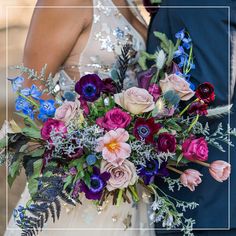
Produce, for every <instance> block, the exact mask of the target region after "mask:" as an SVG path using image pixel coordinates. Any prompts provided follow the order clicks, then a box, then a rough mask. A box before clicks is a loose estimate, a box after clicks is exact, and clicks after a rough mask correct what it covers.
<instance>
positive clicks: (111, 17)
mask: <svg viewBox="0 0 236 236" xmlns="http://www.w3.org/2000/svg"><path fill="white" fill-rule="evenodd" d="M127 2H128V3H129V5H130V7H131V8H130V9H131V10H132V12H133V14H135V16H136V17H137V18H138V19H139V20H140V21H141V22H142V23H143V24H145V21H144V20H143V18H142V17H141V14H140V13H139V11H138V9H137V8H136V7H135V5H134V3H133V1H127ZM126 43H130V44H132V47H133V49H134V50H135V51H136V52H137V55H136V61H137V58H138V52H139V51H142V50H145V42H144V39H143V38H142V36H141V35H140V34H139V33H138V31H137V30H136V29H135V28H134V27H133V26H132V25H131V24H130V22H128V20H127V19H126V18H125V16H123V15H122V14H121V12H120V11H119V8H118V7H117V6H116V5H115V4H114V3H113V1H112V0H93V22H92V26H91V31H90V35H89V39H88V41H87V44H86V47H85V48H84V50H83V51H82V53H81V54H80V55H78V53H76V45H75V46H74V48H73V49H72V51H71V53H70V55H69V57H68V58H67V60H66V62H65V64H64V66H63V69H64V70H63V71H62V73H61V76H60V77H61V78H60V80H61V85H64V84H67V82H65V80H66V78H65V77H67V76H66V73H65V71H67V70H74V71H76V70H77V73H78V71H79V73H80V76H83V75H85V74H89V73H97V74H98V75H99V76H100V77H101V78H107V77H110V72H111V70H112V68H113V65H114V63H115V62H116V58H117V56H118V55H119V54H120V52H121V48H122V47H123V45H124V44H126ZM134 60H135V59H134ZM134 62H135V61H134ZM72 79H73V78H72ZM67 80H68V78H67Z"/></svg>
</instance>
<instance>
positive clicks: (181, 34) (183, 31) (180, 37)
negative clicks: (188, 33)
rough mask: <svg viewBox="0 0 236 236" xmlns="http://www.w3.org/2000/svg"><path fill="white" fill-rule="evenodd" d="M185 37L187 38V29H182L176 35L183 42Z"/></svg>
mask: <svg viewBox="0 0 236 236" xmlns="http://www.w3.org/2000/svg"><path fill="white" fill-rule="evenodd" d="M184 36H185V29H182V30H180V31H179V32H177V33H176V34H175V37H176V38H177V39H180V40H182V39H183V38H184Z"/></svg>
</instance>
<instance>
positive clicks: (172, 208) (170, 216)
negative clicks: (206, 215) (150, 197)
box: [150, 186, 198, 236]
mask: <svg viewBox="0 0 236 236" xmlns="http://www.w3.org/2000/svg"><path fill="white" fill-rule="evenodd" d="M152 190H153V193H154V197H155V198H154V201H153V203H152V204H151V212H150V220H151V224H154V223H160V222H162V227H165V228H166V229H169V230H170V229H176V228H179V229H180V230H181V231H182V232H183V235H185V236H193V235H194V234H193V233H192V230H193V225H194V224H195V220H193V219H192V218H189V219H187V218H185V217H184V215H183V213H182V212H183V211H186V209H187V208H188V209H194V208H196V207H197V206H198V204H197V203H194V202H192V203H188V202H184V201H180V200H177V199H175V198H173V197H171V196H168V195H167V194H165V193H164V192H163V191H162V190H160V189H159V188H158V187H156V188H155V187H154V186H153V187H152ZM159 192H160V193H159ZM177 208H180V210H177Z"/></svg>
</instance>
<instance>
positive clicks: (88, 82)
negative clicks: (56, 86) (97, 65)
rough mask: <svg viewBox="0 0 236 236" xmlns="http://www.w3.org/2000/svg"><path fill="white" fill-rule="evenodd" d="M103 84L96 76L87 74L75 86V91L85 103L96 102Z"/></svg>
mask: <svg viewBox="0 0 236 236" xmlns="http://www.w3.org/2000/svg"><path fill="white" fill-rule="evenodd" d="M102 88H103V83H102V80H101V79H100V77H99V76H98V75H96V74H88V75H85V76H83V77H81V79H80V80H79V81H78V82H77V83H76V84H75V91H76V92H77V93H78V94H79V95H80V96H81V98H82V99H83V100H85V101H87V102H94V101H96V100H97V99H98V98H99V97H100V94H101V92H102Z"/></svg>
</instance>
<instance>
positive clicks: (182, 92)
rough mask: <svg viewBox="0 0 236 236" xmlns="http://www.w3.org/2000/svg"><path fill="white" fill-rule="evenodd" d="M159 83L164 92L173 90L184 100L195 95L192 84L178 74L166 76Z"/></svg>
mask: <svg viewBox="0 0 236 236" xmlns="http://www.w3.org/2000/svg"><path fill="white" fill-rule="evenodd" d="M159 83H160V87H161V90H162V92H163V93H165V92H167V91H170V90H173V91H175V92H176V93H177V94H178V95H179V97H180V99H181V100H183V101H188V100H190V99H191V98H192V97H193V96H194V95H195V92H194V91H193V90H192V89H191V88H190V84H189V83H188V82H187V81H186V80H185V79H184V78H182V77H180V76H178V75H176V74H171V75H169V76H166V77H165V79H162V80H160V82H159Z"/></svg>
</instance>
